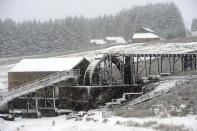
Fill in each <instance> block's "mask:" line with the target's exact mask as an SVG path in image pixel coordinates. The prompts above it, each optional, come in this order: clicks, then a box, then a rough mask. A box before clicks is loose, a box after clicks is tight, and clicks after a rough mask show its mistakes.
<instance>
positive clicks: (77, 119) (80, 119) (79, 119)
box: [75, 117, 83, 121]
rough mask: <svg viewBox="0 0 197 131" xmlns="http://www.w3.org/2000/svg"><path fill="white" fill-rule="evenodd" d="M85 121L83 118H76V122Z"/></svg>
mask: <svg viewBox="0 0 197 131" xmlns="http://www.w3.org/2000/svg"><path fill="white" fill-rule="evenodd" d="M82 120H83V119H82V117H76V118H75V121H82Z"/></svg>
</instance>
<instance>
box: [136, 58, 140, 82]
mask: <svg viewBox="0 0 197 131" xmlns="http://www.w3.org/2000/svg"><path fill="white" fill-rule="evenodd" d="M138 66H139V57H138V56H137V67H136V68H137V69H136V76H137V79H138V75H139V74H138V73H139V71H138V70H139V67H138Z"/></svg>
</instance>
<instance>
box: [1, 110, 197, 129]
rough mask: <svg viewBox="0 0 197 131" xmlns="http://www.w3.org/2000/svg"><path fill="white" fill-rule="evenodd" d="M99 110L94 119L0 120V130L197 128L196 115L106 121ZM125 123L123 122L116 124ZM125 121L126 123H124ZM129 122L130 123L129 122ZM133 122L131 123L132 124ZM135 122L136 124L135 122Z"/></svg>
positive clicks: (64, 117)
mask: <svg viewBox="0 0 197 131" xmlns="http://www.w3.org/2000/svg"><path fill="white" fill-rule="evenodd" d="M101 116H102V115H101V112H97V113H96V115H94V116H89V117H91V118H94V120H90V121H87V120H86V117H87V116H86V117H83V119H82V120H81V121H75V120H74V119H71V120H67V119H66V116H64V115H63V116H58V117H51V118H40V119H22V118H18V119H16V121H14V122H11V121H4V120H0V130H1V131H49V130H50V131H101V130H102V131H109V130H113V131H154V130H155V128H154V127H157V126H159V125H160V124H164V125H168V126H183V125H184V128H187V129H190V130H193V131H196V130H197V125H196V123H197V116H186V117H166V118H160V117H148V118H143V119H142V118H122V117H116V116H113V117H112V116H111V117H108V118H106V119H107V122H106V123H104V122H103V121H104V119H105V118H102V117H101ZM117 122H119V123H125V124H117ZM147 122H156V123H155V124H154V125H149V126H148V127H147V126H144V123H147ZM126 123H127V124H126ZM129 123H130V124H129ZM132 123H133V124H132ZM136 123H137V124H136Z"/></svg>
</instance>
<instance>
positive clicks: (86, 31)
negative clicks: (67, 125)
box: [0, 3, 185, 57]
mask: <svg viewBox="0 0 197 131" xmlns="http://www.w3.org/2000/svg"><path fill="white" fill-rule="evenodd" d="M142 26H143V27H148V28H151V29H152V30H154V31H155V32H156V33H157V34H158V35H159V36H160V37H162V38H165V39H171V38H176V37H184V36H185V25H184V22H183V18H182V16H181V13H180V11H179V9H178V8H177V6H176V5H175V4H174V3H159V4H148V5H145V6H135V7H133V8H131V9H124V10H122V11H120V12H119V13H117V14H116V15H104V16H98V17H95V18H86V17H84V16H81V17H66V18H64V19H56V20H48V21H44V22H40V21H39V20H32V21H24V22H20V23H17V22H15V21H13V20H11V19H6V20H0V57H7V56H24V55H33V54H41V53H49V52H60V51H70V50H78V49H84V48H87V47H89V46H90V44H89V40H90V39H100V38H101V39H102V38H104V37H106V36H123V37H124V38H125V39H126V40H130V39H131V37H132V35H133V33H134V31H135V30H136V29H137V28H139V27H142Z"/></svg>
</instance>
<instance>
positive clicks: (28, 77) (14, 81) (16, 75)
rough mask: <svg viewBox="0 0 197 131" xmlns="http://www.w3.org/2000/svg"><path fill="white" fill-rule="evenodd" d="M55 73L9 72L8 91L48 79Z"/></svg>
mask: <svg viewBox="0 0 197 131" xmlns="http://www.w3.org/2000/svg"><path fill="white" fill-rule="evenodd" d="M53 73H55V72H8V89H11V88H16V87H17V86H20V85H23V84H26V83H28V82H31V81H34V80H37V79H40V78H42V77H46V76H48V75H50V74H53Z"/></svg>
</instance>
